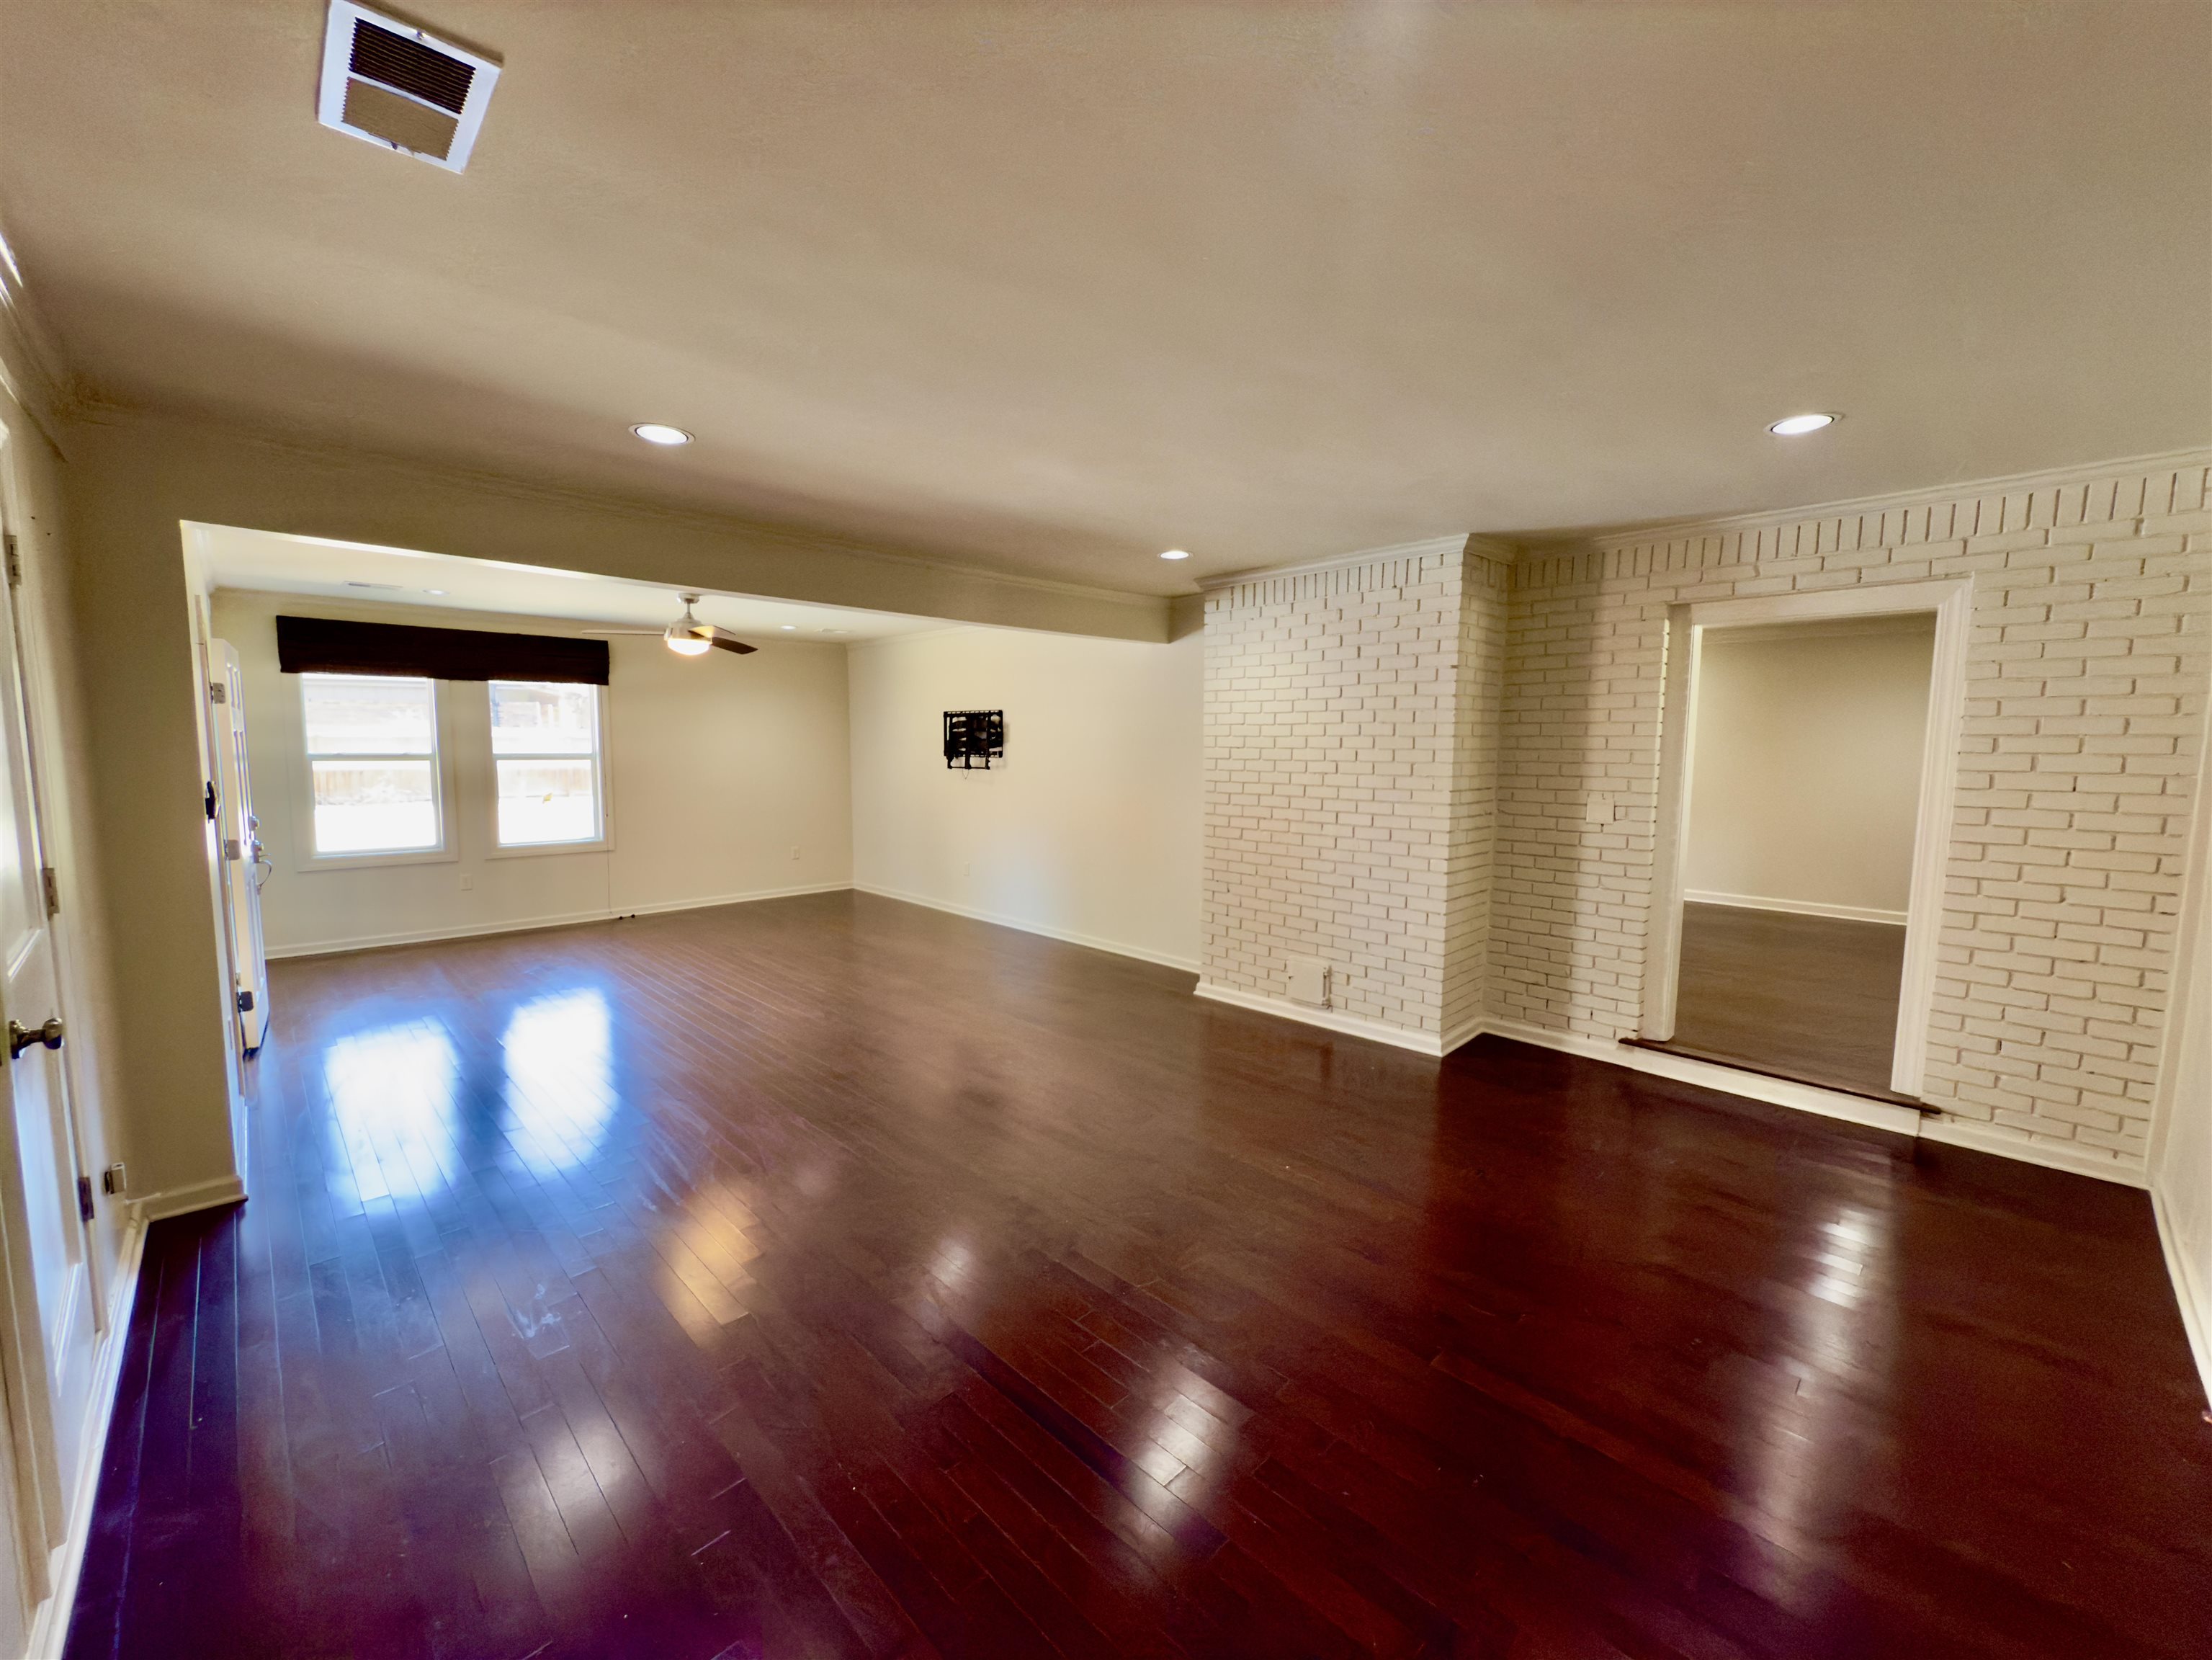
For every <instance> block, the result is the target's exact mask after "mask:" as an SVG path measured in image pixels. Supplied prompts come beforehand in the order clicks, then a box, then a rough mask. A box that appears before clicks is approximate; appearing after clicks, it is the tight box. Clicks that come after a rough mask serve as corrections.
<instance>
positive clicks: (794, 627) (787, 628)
mask: <svg viewBox="0 0 2212 1660" xmlns="http://www.w3.org/2000/svg"><path fill="white" fill-rule="evenodd" d="M776 626H777V627H778V628H780V629H782V630H783V631H784V632H785V633H786V634H796V633H797V632H798V631H799V624H798V623H777V624H776Z"/></svg>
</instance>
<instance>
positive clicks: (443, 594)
mask: <svg viewBox="0 0 2212 1660" xmlns="http://www.w3.org/2000/svg"><path fill="white" fill-rule="evenodd" d="M422 592H423V593H435V594H436V595H437V596H438V598H440V599H444V598H445V597H446V591H445V589H443V588H425V589H423V590H422Z"/></svg>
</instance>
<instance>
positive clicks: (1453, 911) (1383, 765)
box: [1204, 544, 1507, 1037]
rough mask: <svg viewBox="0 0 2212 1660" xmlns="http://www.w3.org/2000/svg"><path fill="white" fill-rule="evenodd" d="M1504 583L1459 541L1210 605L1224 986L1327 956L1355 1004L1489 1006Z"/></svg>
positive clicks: (1359, 1011) (1213, 822) (1209, 863)
mask: <svg viewBox="0 0 2212 1660" xmlns="http://www.w3.org/2000/svg"><path fill="white" fill-rule="evenodd" d="M1506 592H1507V585H1506V568H1505V567H1504V564H1503V563H1502V562H1499V561H1498V560H1497V559H1495V558H1493V557H1490V556H1486V555H1485V554H1484V553H1482V552H1480V551H1469V550H1467V549H1465V548H1463V547H1462V546H1459V545H1457V544H1453V545H1451V546H1449V549H1447V548H1445V547H1443V546H1434V547H1429V548H1424V549H1421V550H1416V551H1412V552H1408V553H1406V554H1402V555H1399V556H1391V557H1387V558H1380V559H1377V560H1376V561H1373V562H1368V563H1364V564H1358V565H1349V566H1340V567H1335V568H1333V569H1325V570H1319V571H1312V572H1308V573H1305V574H1303V575H1287V576H1278V577H1270V578H1265V579H1261V580H1258V581H1249V582H1243V583H1239V584H1237V585H1236V586H1234V587H1227V588H1223V589H1219V590H1217V591H1215V592H1214V593H1211V594H1209V595H1208V596H1207V599H1206V923H1205V939H1204V952H1205V978H1206V981H1207V982H1210V983H1212V984H1214V985H1217V986H1223V987H1227V988H1233V989H1237V990H1242V991H1247V992H1253V993H1257V994H1261V995H1264V996H1269V997H1280V996H1282V995H1283V994H1284V990H1285V986H1284V979H1283V967H1284V962H1285V958H1290V957H1293V956H1309V957H1320V958H1324V959H1325V960H1327V961H1328V963H1329V964H1331V966H1332V968H1333V970H1334V975H1335V985H1334V996H1333V999H1332V1002H1333V1006H1334V1008H1335V1009H1336V1010H1337V1011H1338V1012H1341V1013H1345V1014H1348V1015H1352V1016H1354V1017H1356V1018H1361V1019H1365V1020H1371V1021H1376V1022H1378V1023H1380V1024H1383V1025H1390V1026H1395V1027H1399V1028H1401V1029H1402V1030H1405V1031H1410V1032H1417V1033H1421V1034H1424V1035H1425V1036H1429V1037H1439V1036H1441V1035H1442V1034H1443V1033H1444V1032H1445V1031H1447V1030H1448V1026H1449V1022H1450V1021H1451V1020H1453V1019H1455V1018H1464V1017H1468V1016H1471V1015H1472V1014H1473V1013H1474V1012H1478V1011H1479V1009H1480V996H1481V982H1482V968H1483V962H1484V951H1483V942H1484V928H1483V922H1482V913H1483V903H1482V902H1483V900H1484V899H1485V898H1486V894H1487V890H1488V886H1489V884H1488V880H1487V866H1488V860H1489V842H1490V835H1489V816H1490V812H1491V809H1492V795H1493V792H1494V783H1495V757H1496V733H1497V726H1496V721H1495V715H1494V709H1495V705H1496V702H1497V695H1498V672H1497V666H1498V663H1499V661H1500V660H1501V648H1502V644H1503V637H1504V626H1503V625H1504V609H1505V604H1504V602H1505V597H1506ZM1470 661H1472V662H1474V663H1475V664H1476V665H1477V666H1478V672H1476V673H1474V674H1468V673H1467V672H1464V670H1463V665H1464V664H1466V663H1468V662H1470ZM1485 676H1487V684H1488V686H1489V690H1487V691H1485V690H1483V684H1484V678H1485Z"/></svg>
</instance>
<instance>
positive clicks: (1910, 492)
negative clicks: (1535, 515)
mask: <svg viewBox="0 0 2212 1660" xmlns="http://www.w3.org/2000/svg"><path fill="white" fill-rule="evenodd" d="M2205 466H2212V447H2196V448H2191V449H2179V450H2161V451H2160V452H2158V453H2156V454H2153V455H2124V456H2119V457H2117V458H2115V459H2112V460H2107V461H2084V462H2080V463H2077V464H2075V465H2072V466H2064V467H2045V468H2042V469H2040V470H2039V471H2034V472H2013V473H2005V474H2002V475H2001V476H2000V477H1995V478H1961V479H1958V480H1956V481H1954V482H1953V483H1948V484H1926V485H1923V486H1921V487H1919V488H1917V489H1907V490H1893V491H1890V492H1888V493H1887V494H1885V495H1881V496H1850V497H1846V498H1845V499H1844V500H1842V501H1838V502H1812V503H1810V504H1808V505H1807V506H1804V507H1796V508H1762V509H1760V510H1759V511H1758V512H1756V513H1732V514H1708V515H1705V516H1701V517H1697V518H1690V519H1655V520H1650V521H1649V522H1647V523H1644V524H1640V525H1628V526H1623V527H1621V528H1620V529H1618V530H1604V531H1592V532H1587V533H1586V534H1583V535H1582V536H1577V537H1568V538H1561V539H1560V540H1559V541H1558V542H1555V543H1546V544H1542V545H1541V546H1537V547H1533V548H1530V549H1529V550H1528V551H1529V552H1530V553H1532V554H1534V555H1536V556H1540V557H1541V556H1543V555H1546V554H1550V553H1554V552H1558V553H1571V552H1574V551H1576V550H1588V549H1590V548H1597V549H1601V550H1604V551H1606V552H1608V553H1610V552H1613V551H1614V550H1618V549H1621V548H1633V547H1641V546H1643V545H1644V544H1647V543H1650V542H1656V541H1668V542H1671V541H1675V540H1678V539H1680V538H1684V537H1691V536H1712V535H1720V534H1724V533H1727V532H1732V531H1746V530H1770V529H1772V528H1773V527H1775V526H1779V525H1802V524H1804V523H1806V522H1808V520H1816V519H1856V518H1858V517H1860V516H1861V515H1863V514H1881V513H1892V512H1895V511H1897V510H1898V509H1899V508H1930V507H1936V506H1940V505H1941V504H1942V503H1944V502H1962V501H1969V500H1978V499H1979V498H1981V497H1984V496H2016V495H2021V494H2024V493H2032V492H2033V491H2036V490H2040V489H2065V488H2067V487H2068V486H2069V485H2073V484H2088V483H2096V482H2097V481H2098V480H2100V479H2105V478H2124V477H2135V476H2137V475H2139V474H2144V473H2153V472H2166V471H2178V470H2179V469H2181V468H2185V467H2205Z"/></svg>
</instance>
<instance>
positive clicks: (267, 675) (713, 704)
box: [214, 591, 852, 956]
mask: <svg viewBox="0 0 2212 1660" xmlns="http://www.w3.org/2000/svg"><path fill="white" fill-rule="evenodd" d="M280 612H282V613H285V614H288V615H291V616H311V617H356V618H359V619H361V620H363V621H369V622H393V623H416V624H422V625H426V626H430V627H445V628H472V629H512V630H520V631H525V632H530V633H538V634H560V635H570V634H575V633H577V632H579V631H580V629H581V627H582V625H581V624H579V623H574V622H566V621H556V620H553V619H548V618H533V617H494V616H488V615H486V614H485V613H483V612H480V611H470V612H460V611H438V610H435V609H428V608H425V607H422V606H392V605H349V604H341V603H333V602H331V601H327V600H316V599H301V598H300V597H298V596H296V595H280V594H269V593H243V592H238V591H224V592H222V593H217V594H216V601H215V614H214V620H215V628H216V633H217V635H220V636H222V638H224V639H226V640H228V641H229V642H230V643H231V644H232V645H234V646H235V647H236V648H238V652H239V658H240V664H241V666H242V668H243V671H244V673H245V677H246V720H247V733H248V742H249V744H250V746H251V749H252V757H253V789H254V805H255V808H256V811H257V812H258V814H259V816H260V818H261V822H262V830H263V839H264V842H265V843H266V845H267V846H268V848H269V849H270V856H271V859H272V860H273V862H274V864H275V866H276V869H275V870H274V872H273V873H271V874H270V878H269V879H268V883H267V885H266V886H265V887H264V889H263V890H262V917H263V926H264V933H265V934H266V936H267V939H268V942H269V949H270V953H271V955H274V956H283V955H289V954H296V953H298V952H306V951H316V950H335V949H343V948H344V947H347V946H358V945H369V944H383V943H389V942H392V941H394V940H399V939H432V938H438V937H441V936H445V935H450V934H457V933H476V932H482V931H486V930H490V929H495V928H504V927H526V926H529V925H531V924H532V923H548V922H568V921H586V920H589V919H592V918H598V917H605V916H614V915H629V914H631V913H634V912H637V911H641V910H654V909H671V908H676V907H681V906H685V905H693V904H705V903H715V902H717V901H728V900H734V899H744V898H757V897H766V896H768V895H770V894H775V893H781V892H790V891H795V890H799V889H820V888H824V887H844V886H846V885H848V883H849V882H850V881H851V879H852V845H851V802H850V795H849V791H850V781H851V771H850V767H849V764H848V757H847V754H846V742H845V734H846V720H845V696H846V674H845V651H844V648H843V647H842V646H836V645H818V644H811V643H796V642H793V643H788V644H787V643H785V642H780V641H774V640H770V641H765V642H762V644H761V647H760V649H759V650H758V651H757V652H755V653H754V654H752V655H751V656H750V657H742V658H740V657H732V656H731V655H729V654H726V653H721V652H716V653H713V654H709V655H708V656H707V657H705V658H700V659H689V658H680V657H678V656H677V655H676V654H673V653H672V652H670V651H669V650H667V649H666V648H665V647H663V646H662V645H661V643H660V642H659V641H658V640H653V639H617V640H614V641H611V642H610V645H611V650H612V666H611V675H610V683H609V685H608V688H607V696H606V709H607V718H606V727H605V749H606V764H607V790H608V795H609V805H610V809H611V812H610V822H611V826H612V830H613V837H612V841H613V846H612V847H611V848H609V849H608V850H605V851H598V850H593V851H590V852H577V853H532V854H522V855H520V856H516V855H501V854H494V853H492V852H491V851H490V849H489V843H490V839H491V838H490V830H489V824H490V811H491V801H490V788H489V764H488V751H487V748H486V742H487V740H486V739H484V738H483V721H484V716H483V702H484V689H483V686H482V685H481V684H469V683H449V684H446V685H444V686H441V688H440V693H441V698H442V699H443V700H444V701H445V702H447V704H448V705H449V706H450V718H449V720H448V721H447V728H448V731H449V732H450V733H452V734H453V737H452V739H450V740H449V741H450V742H451V745H452V755H451V759H452V761H453V766H454V769H455V772H456V775H457V776H456V782H457V785H458V790H457V794H456V797H455V799H454V800H451V801H449V802H448V803H447V825H448V830H449V833H450V835H451V836H452V838H453V842H452V850H453V851H454V852H455V853H456V854H458V855H459V856H458V857H457V858H455V859H453V860H450V861H439V862H432V863H422V864H406V865H377V866H356V867H353V868H350V869H348V868H335V869H334V868H331V867H329V866H315V865H313V864H312V863H311V861H310V860H309V854H310V852H311V849H310V848H309V845H308V842H307V836H305V835H304V833H303V832H304V830H305V829H306V826H305V825H304V824H303V823H301V812H300V810H299V809H300V804H301V795H302V784H301V772H302V767H301V760H300V743H301V735H300V727H299V715H298V710H299V701H298V700H299V682H298V680H297V678H295V677H293V676H289V675H286V674H283V673H282V672H279V670H278V668H277V666H276V623H275V618H276V616H277V614H278V613H280ZM794 848H796V849H797V850H798V854H799V856H798V857H797V858H795V859H794V858H793V856H792V855H793V849H794ZM463 879H467V881H468V883H469V886H468V888H467V889H465V890H464V889H463V887H462V886H461V883H462V881H463Z"/></svg>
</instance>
